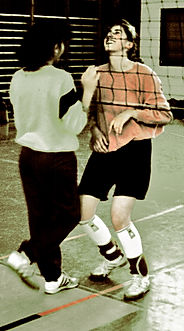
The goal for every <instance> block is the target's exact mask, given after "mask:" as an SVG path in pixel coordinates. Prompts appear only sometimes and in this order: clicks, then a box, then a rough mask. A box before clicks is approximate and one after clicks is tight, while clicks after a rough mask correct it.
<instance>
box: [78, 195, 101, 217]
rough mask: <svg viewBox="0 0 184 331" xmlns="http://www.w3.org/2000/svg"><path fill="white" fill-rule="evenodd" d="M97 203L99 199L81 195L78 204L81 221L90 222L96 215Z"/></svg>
mask: <svg viewBox="0 0 184 331" xmlns="http://www.w3.org/2000/svg"><path fill="white" fill-rule="evenodd" d="M98 203H99V199H97V198H95V197H92V196H89V195H81V196H80V204H81V221H86V220H90V219H92V218H93V216H94V215H95V213H96V208H97V205H98Z"/></svg>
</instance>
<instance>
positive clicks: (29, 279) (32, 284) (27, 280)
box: [0, 261, 40, 290]
mask: <svg viewBox="0 0 184 331" xmlns="http://www.w3.org/2000/svg"><path fill="white" fill-rule="evenodd" d="M0 264H3V265H5V266H6V267H8V268H10V269H11V270H13V271H14V272H16V274H17V275H18V276H19V278H20V279H21V280H22V282H23V283H25V284H26V285H28V286H29V287H31V288H32V289H35V290H39V289H40V285H38V283H37V281H36V280H34V275H33V276H30V277H24V276H22V275H21V274H20V273H19V272H18V270H16V269H15V268H13V266H11V265H10V264H9V263H7V262H5V261H0Z"/></svg>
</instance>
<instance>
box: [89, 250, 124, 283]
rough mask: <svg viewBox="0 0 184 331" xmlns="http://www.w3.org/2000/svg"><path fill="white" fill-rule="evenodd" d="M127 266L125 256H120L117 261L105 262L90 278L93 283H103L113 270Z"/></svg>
mask: <svg viewBox="0 0 184 331" xmlns="http://www.w3.org/2000/svg"><path fill="white" fill-rule="evenodd" d="M126 264H127V260H126V258H125V257H124V256H119V258H117V259H116V260H115V261H109V260H106V259H104V261H103V262H102V263H101V264H100V265H99V266H98V267H96V268H95V269H94V271H92V272H91V274H90V276H89V278H90V279H91V280H93V281H103V280H104V279H105V278H106V277H107V276H108V275H109V274H110V273H111V271H112V270H114V269H115V268H118V267H123V266H125V265H126Z"/></svg>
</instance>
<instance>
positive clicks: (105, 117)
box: [89, 62, 173, 151]
mask: <svg viewBox="0 0 184 331" xmlns="http://www.w3.org/2000/svg"><path fill="white" fill-rule="evenodd" d="M99 72H100V79H99V83H98V86H97V89H96V91H95V94H94V97H93V101H92V105H91V108H90V113H89V120H90V124H91V126H93V125H96V126H97V127H98V128H99V129H100V130H101V131H102V132H103V133H104V135H105V136H106V139H107V141H108V142H109V151H115V150H117V149H118V148H120V147H122V146H124V145H126V144H127V143H128V142H130V141H131V140H142V139H148V138H153V137H156V136H158V135H159V134H161V133H162V132H163V130H164V125H166V124H168V123H169V122H170V121H171V120H172V118H173V117H172V113H171V112H170V111H169V104H168V102H167V100H166V98H165V96H164V94H163V91H162V86H161V81H160V79H159V78H158V76H157V75H156V74H155V73H154V72H153V71H152V69H150V68H149V67H148V66H146V65H144V64H142V63H139V62H135V64H134V66H133V68H132V69H130V70H128V71H125V72H123V71H122V72H112V71H110V69H109V64H104V65H102V66H99ZM146 105H147V107H146ZM127 109H131V110H134V111H136V112H137V113H136V120H135V119H133V118H131V119H130V120H129V121H128V122H127V123H126V124H125V125H124V126H123V130H122V134H120V135H117V134H116V133H115V132H114V131H113V130H112V131H111V132H110V134H109V132H108V131H109V126H110V123H111V121H112V120H113V119H114V118H115V117H116V116H117V115H118V114H120V113H121V112H123V111H124V110H127Z"/></svg>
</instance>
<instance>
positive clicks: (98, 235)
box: [79, 215, 111, 246]
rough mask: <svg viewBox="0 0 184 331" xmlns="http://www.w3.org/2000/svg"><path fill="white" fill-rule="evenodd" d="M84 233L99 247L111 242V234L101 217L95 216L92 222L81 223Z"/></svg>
mask: <svg viewBox="0 0 184 331" xmlns="http://www.w3.org/2000/svg"><path fill="white" fill-rule="evenodd" d="M79 224H80V226H81V227H82V229H83V231H84V232H85V233H86V234H87V235H88V236H89V237H90V238H91V239H92V240H93V242H94V243H95V244H97V245H98V246H100V245H106V244H107V243H109V241H110V240H111V233H110V231H109V229H108V227H107V226H106V225H105V223H104V222H103V221H102V220H101V218H100V217H98V216H97V215H94V217H92V218H91V219H90V220H86V221H80V222H79Z"/></svg>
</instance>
